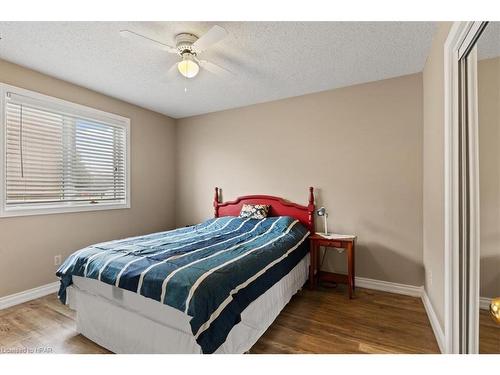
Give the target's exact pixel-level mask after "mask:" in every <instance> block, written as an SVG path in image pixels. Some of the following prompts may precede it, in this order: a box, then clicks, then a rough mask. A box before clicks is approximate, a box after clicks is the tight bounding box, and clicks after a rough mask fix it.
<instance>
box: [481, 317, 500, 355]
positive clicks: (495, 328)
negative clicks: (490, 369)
mask: <svg viewBox="0 0 500 375" xmlns="http://www.w3.org/2000/svg"><path fill="white" fill-rule="evenodd" d="M479 353H480V354H494V353H495V354H499V353H500V325H497V324H495V323H494V322H493V320H492V319H491V318H490V314H489V312H488V311H486V310H481V311H480V312H479Z"/></svg>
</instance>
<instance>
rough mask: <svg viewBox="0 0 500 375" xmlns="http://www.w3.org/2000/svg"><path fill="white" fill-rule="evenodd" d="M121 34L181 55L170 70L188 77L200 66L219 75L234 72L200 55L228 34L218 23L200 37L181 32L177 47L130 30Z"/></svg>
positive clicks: (196, 71)
mask: <svg viewBox="0 0 500 375" xmlns="http://www.w3.org/2000/svg"><path fill="white" fill-rule="evenodd" d="M120 35H121V36H123V37H125V38H128V39H130V40H132V41H134V42H139V43H142V44H147V45H150V46H153V47H154V48H160V49H162V50H164V51H167V52H169V53H174V54H176V55H179V57H181V59H182V60H181V61H179V62H176V63H175V64H174V65H173V66H172V67H171V68H170V70H174V69H175V67H177V70H178V71H179V73H180V74H182V75H183V76H184V77H186V78H194V77H196V75H197V74H198V72H199V71H200V67H202V68H204V69H206V70H207V71H209V72H211V73H213V74H215V75H218V76H231V75H233V73H232V72H230V71H229V70H227V69H225V68H223V67H222V66H220V65H217V64H214V63H213V62H210V61H207V60H202V59H199V58H198V55H199V54H200V53H202V52H203V51H205V50H206V49H207V48H209V47H210V46H212V45H214V44H215V43H217V42H219V41H221V40H222V39H224V38H225V37H226V36H227V31H226V30H225V29H224V28H223V27H221V26H218V25H215V26H213V27H212V28H211V29H210V30H208V31H207V32H206V33H205V34H203V35H202V36H201V37H200V38H198V37H197V36H196V35H194V34H191V33H180V34H177V35H176V36H175V43H176V45H175V47H172V46H169V45H168V44H165V43H162V42H159V41H157V40H154V39H152V38H149V37H147V36H144V35H141V34H138V33H136V32H134V31H130V30H121V31H120Z"/></svg>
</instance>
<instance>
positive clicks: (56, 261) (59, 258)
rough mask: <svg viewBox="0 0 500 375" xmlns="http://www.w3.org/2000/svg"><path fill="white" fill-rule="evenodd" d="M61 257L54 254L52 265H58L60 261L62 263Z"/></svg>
mask: <svg viewBox="0 0 500 375" xmlns="http://www.w3.org/2000/svg"><path fill="white" fill-rule="evenodd" d="M61 259H62V258H61V255H56V256H55V257H54V266H60V265H61V263H62V260H61Z"/></svg>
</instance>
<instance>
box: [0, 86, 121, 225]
mask: <svg viewBox="0 0 500 375" xmlns="http://www.w3.org/2000/svg"><path fill="white" fill-rule="evenodd" d="M0 92H1V103H0V104H1V106H0V115H1V117H0V118H1V132H0V135H1V138H2V139H1V141H2V142H1V147H2V149H1V151H2V152H1V167H0V168H1V169H0V171H1V173H2V177H3V178H2V184H1V185H2V186H1V193H2V194H1V208H0V210H1V212H0V213H1V215H2V216H18V215H33V214H47V213H56V212H71V211H88V210H100V209H112V208H129V207H130V199H129V197H130V189H129V160H128V157H129V155H128V145H129V128H130V121H129V120H128V119H126V118H123V117H120V116H117V115H114V114H110V113H105V112H102V111H98V110H95V109H92V108H88V107H84V106H81V105H77V104H73V103H70V102H66V101H63V100H59V99H55V98H51V97H48V96H45V95H41V94H37V93H34V92H31V91H27V90H22V89H18V88H15V87H12V86H7V85H0Z"/></svg>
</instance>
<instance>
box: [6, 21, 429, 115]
mask: <svg viewBox="0 0 500 375" xmlns="http://www.w3.org/2000/svg"><path fill="white" fill-rule="evenodd" d="M214 24H215V23H213V22H0V36H1V37H2V39H1V40H0V58H2V59H5V60H7V61H11V62H14V63H17V64H20V65H22V66H26V67H29V68H31V69H34V70H37V71H40V72H43V73H46V74H49V75H51V76H54V77H57V78H60V79H63V80H66V81H69V82H72V83H75V84H78V85H81V86H84V87H87V88H90V89H93V90H96V91H99V92H102V93H104V94H107V95H110V96H114V97H116V98H119V99H122V100H125V101H128V102H131V103H134V104H137V105H140V106H142V107H145V108H149V109H152V110H154V111H157V112H161V113H164V114H166V115H169V116H171V117H174V118H180V117H187V116H192V115H197V114H203V113H207V112H213V111H219V110H223V109H228V108H235V107H241V106H245V105H250V104H254V103H260V102H266V101H270V100H276V99H281V98H286V97H291V96H297V95H302V94H306V93H311V92H317V91H322V90H328V89H333V88H337V87H343V86H349V85H353V84H358V83H363V82H369V81H375V80H380V79H385V78H390V77H396V76H401V75H405V74H411V73H416V72H420V71H421V70H422V69H423V66H424V63H425V59H426V57H427V54H428V51H429V48H430V45H431V41H432V36H433V34H434V30H435V25H434V23H432V22H218V23H217V24H219V25H221V26H223V27H224V28H226V30H227V31H228V33H229V36H228V37H227V38H226V39H224V40H223V41H221V42H219V43H218V44H216V45H214V46H213V47H212V48H210V49H208V50H207V51H206V52H204V53H203V54H202V55H201V57H202V58H203V59H206V60H210V61H213V62H215V63H217V64H219V65H222V66H224V67H226V68H227V69H230V70H231V71H233V72H235V73H236V76H235V77H234V78H231V79H224V78H221V77H218V76H214V75H212V74H211V73H208V72H206V71H202V72H200V74H199V75H198V76H197V77H196V78H194V79H192V80H189V81H187V80H186V79H183V78H181V77H180V76H179V75H177V74H176V75H174V76H173V77H172V76H170V75H167V71H168V69H169V68H170V67H171V66H172V65H173V64H174V63H175V62H176V61H177V59H178V57H177V56H176V55H173V54H169V53H166V52H164V51H161V50H157V49H151V48H147V47H144V46H142V45H136V44H134V43H132V42H131V41H130V40H128V39H124V38H122V37H121V36H120V34H119V33H118V32H119V30H121V29H129V30H132V31H135V32H138V33H142V34H145V35H148V36H150V37H152V38H155V39H157V40H160V41H163V42H165V43H168V44H171V45H173V44H174V35H175V34H177V33H180V32H190V33H194V34H196V35H202V34H203V33H204V32H206V31H207V30H208V29H209V28H210V27H211V26H212V25H214ZM185 88H187V91H185Z"/></svg>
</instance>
